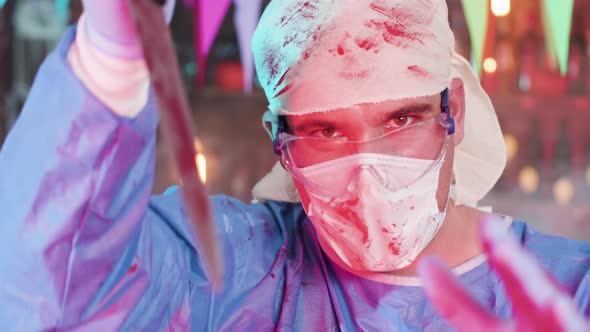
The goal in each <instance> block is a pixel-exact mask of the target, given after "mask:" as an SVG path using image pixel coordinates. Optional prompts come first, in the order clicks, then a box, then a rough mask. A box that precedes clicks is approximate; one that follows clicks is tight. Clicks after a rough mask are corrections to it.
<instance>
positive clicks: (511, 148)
mask: <svg viewBox="0 0 590 332" xmlns="http://www.w3.org/2000/svg"><path fill="white" fill-rule="evenodd" d="M504 144H506V153H507V155H508V161H509V162H510V161H512V160H514V157H516V154H517V153H518V141H517V140H516V138H515V137H514V136H512V135H510V134H506V135H504Z"/></svg>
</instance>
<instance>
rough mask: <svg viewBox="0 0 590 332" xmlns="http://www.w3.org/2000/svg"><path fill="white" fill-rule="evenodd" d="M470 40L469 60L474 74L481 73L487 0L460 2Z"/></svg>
mask: <svg viewBox="0 0 590 332" xmlns="http://www.w3.org/2000/svg"><path fill="white" fill-rule="evenodd" d="M461 3H462V4H463V12H464V13H465V20H466V21H467V28H468V29H469V35H470V39H471V59H472V63H473V67H474V69H475V72H476V73H477V74H478V75H479V74H480V72H481V63H482V60H483V52H484V45H485V40H486V34H487V30H488V13H489V0H461Z"/></svg>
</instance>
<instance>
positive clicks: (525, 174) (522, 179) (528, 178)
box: [518, 166, 539, 194]
mask: <svg viewBox="0 0 590 332" xmlns="http://www.w3.org/2000/svg"><path fill="white" fill-rule="evenodd" d="M518 186H519V187H520V189H521V190H522V191H524V192H525V193H527V194H532V193H534V192H535V191H537V189H538V188H539V172H537V170H536V169H534V168H533V167H532V166H526V167H524V168H523V169H522V170H521V171H520V173H519V174H518Z"/></svg>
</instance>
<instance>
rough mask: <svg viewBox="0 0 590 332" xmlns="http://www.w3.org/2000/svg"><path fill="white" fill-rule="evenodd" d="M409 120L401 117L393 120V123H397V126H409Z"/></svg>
mask: <svg viewBox="0 0 590 332" xmlns="http://www.w3.org/2000/svg"><path fill="white" fill-rule="evenodd" d="M408 121H409V118H408V117H407V116H400V117H399V118H395V119H393V123H395V125H396V126H400V127H401V126H405V125H407V124H408Z"/></svg>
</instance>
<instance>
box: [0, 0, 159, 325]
mask: <svg viewBox="0 0 590 332" xmlns="http://www.w3.org/2000/svg"><path fill="white" fill-rule="evenodd" d="M122 3H123V1H122V0H108V1H105V0H92V1H91V0H88V1H85V5H86V7H87V12H86V14H85V16H86V19H87V21H88V22H89V24H85V23H84V20H85V19H84V18H83V19H82V20H81V22H80V23H79V24H78V29H77V30H75V29H72V30H70V31H69V32H68V33H67V34H66V35H65V36H64V38H63V40H62V41H61V43H60V44H59V46H58V47H57V49H56V50H55V51H54V52H53V53H52V54H51V55H50V56H49V57H48V58H47V59H46V60H45V62H44V64H43V65H42V66H41V68H40V70H39V72H38V74H37V77H36V79H35V83H34V85H33V87H32V90H31V92H30V95H29V97H28V100H27V102H26V104H25V106H24V108H23V111H22V114H21V115H20V117H19V119H18V121H17V123H16V124H15V126H14V128H13V129H12V131H11V132H10V133H9V135H8V137H7V139H6V142H5V144H4V146H3V147H2V150H1V151H0V211H1V213H2V217H1V221H0V243H2V250H0V326H1V327H2V330H11V331H40V330H46V329H54V328H58V329H59V328H66V327H69V326H75V325H76V324H78V323H79V322H80V321H83V320H84V318H85V317H88V316H90V315H92V314H93V311H95V310H98V309H97V308H99V307H100V306H101V303H100V302H101V301H104V300H105V298H107V297H106V296H105V294H104V289H103V285H104V284H105V283H108V282H109V280H111V279H113V278H114V279H117V278H119V279H120V278H121V276H116V275H114V274H116V273H117V271H119V270H118V269H117V267H118V266H121V265H124V264H131V262H122V260H123V259H124V257H131V256H132V255H124V253H126V252H128V251H129V250H133V248H131V247H132V246H133V244H134V243H136V242H137V241H134V239H136V238H137V237H138V236H139V231H140V229H141V228H142V225H141V223H142V220H144V219H145V215H146V213H147V209H148V200H149V197H150V193H151V187H152V182H153V175H154V152H155V139H156V135H155V132H156V127H157V113H156V110H155V108H154V102H153V101H152V100H151V98H150V97H149V93H148V88H149V84H148V79H147V72H146V71H145V69H144V68H143V63H142V60H141V59H140V58H138V56H139V55H138V54H137V53H136V52H135V51H134V49H133V46H132V45H133V43H132V39H129V38H130V36H131V38H132V36H133V35H132V31H128V32H129V33H130V34H123V32H124V31H123V30H121V32H122V34H121V36H124V37H125V38H126V39H125V40H123V39H121V40H117V39H116V38H113V37H114V36H116V35H117V34H116V30H113V29H117V27H116V25H115V26H114V28H113V25H102V23H104V22H105V21H104V20H106V19H109V21H108V22H112V19H114V18H115V17H114V16H109V15H108V13H109V11H111V14H114V13H115V12H114V11H113V9H121V8H122V7H120V5H121V4H122ZM101 6H104V7H101ZM108 6H111V8H108ZM117 6H119V7H117ZM99 7H100V8H99ZM103 9H104V10H106V11H102V12H101V11H100V10H103ZM116 13H117V14H118V15H121V12H120V11H116ZM94 14H97V15H94ZM101 15H102V16H101ZM117 19H121V20H125V19H126V18H125V17H117ZM101 22H102V23H101ZM104 27H109V28H108V29H103V28H104ZM118 28H121V29H124V28H125V25H124V24H120V25H119V27H118ZM110 33H113V34H110ZM126 43H127V44H126ZM109 82H111V84H110V85H109ZM134 287H135V288H137V287H140V288H141V287H145V284H142V283H135V286H134ZM131 288H133V287H130V291H129V292H127V293H126V294H125V296H126V298H125V301H127V303H133V301H137V297H138V296H139V294H141V292H140V291H138V290H137V289H131ZM111 293H113V294H116V292H111ZM109 300H110V301H114V299H109ZM129 301H130V302H129ZM128 305H129V304H128ZM114 319H116V317H115V318H114Z"/></svg>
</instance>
